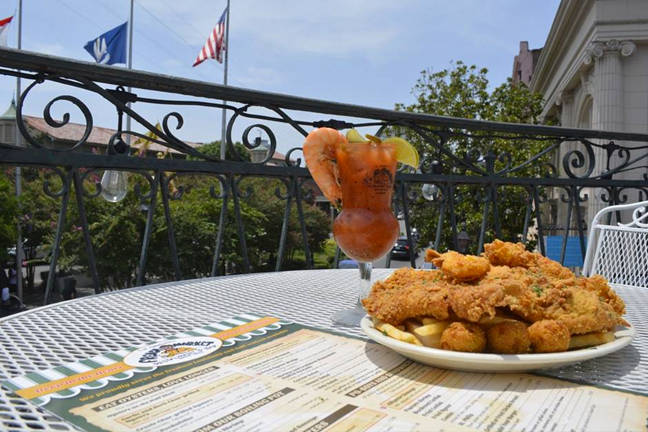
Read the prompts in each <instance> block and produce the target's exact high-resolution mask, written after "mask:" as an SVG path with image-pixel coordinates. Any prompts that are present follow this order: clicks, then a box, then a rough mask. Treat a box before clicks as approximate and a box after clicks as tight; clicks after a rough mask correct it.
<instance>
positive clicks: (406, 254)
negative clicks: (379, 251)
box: [391, 237, 418, 260]
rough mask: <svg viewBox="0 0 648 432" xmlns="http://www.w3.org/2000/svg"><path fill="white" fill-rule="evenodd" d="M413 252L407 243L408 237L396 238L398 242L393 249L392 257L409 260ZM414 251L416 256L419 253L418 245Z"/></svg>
mask: <svg viewBox="0 0 648 432" xmlns="http://www.w3.org/2000/svg"><path fill="white" fill-rule="evenodd" d="M411 252H412V251H410V247H409V244H407V238H406V237H401V238H399V239H398V240H396V244H394V248H393V249H392V251H391V258H392V259H404V260H408V259H410V253H411ZM413 253H414V256H415V257H416V256H417V255H418V253H417V252H416V247H414V251H413Z"/></svg>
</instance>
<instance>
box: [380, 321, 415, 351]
mask: <svg viewBox="0 0 648 432" xmlns="http://www.w3.org/2000/svg"><path fill="white" fill-rule="evenodd" d="M374 327H375V328H376V330H378V331H380V332H383V333H384V334H386V335H387V336H389V337H391V338H394V339H396V340H399V341H401V342H407V343H411V344H414V345H423V344H422V343H421V342H419V340H418V339H417V338H416V336H414V335H413V334H411V333H407V332H404V331H402V330H399V329H397V328H396V327H394V326H393V325H391V324H387V323H386V322H384V321H380V320H378V319H376V318H374Z"/></svg>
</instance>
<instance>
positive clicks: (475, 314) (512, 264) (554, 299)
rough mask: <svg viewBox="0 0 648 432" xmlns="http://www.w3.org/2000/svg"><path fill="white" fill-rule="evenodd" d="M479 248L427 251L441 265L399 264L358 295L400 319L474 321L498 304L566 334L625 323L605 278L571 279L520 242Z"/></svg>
mask: <svg viewBox="0 0 648 432" xmlns="http://www.w3.org/2000/svg"><path fill="white" fill-rule="evenodd" d="M484 248H485V250H486V253H485V254H484V255H485V257H474V256H465V255H462V254H460V253H457V252H447V253H445V254H440V253H438V252H436V251H427V254H426V259H427V260H430V261H432V262H433V263H434V264H435V265H436V266H437V267H439V268H440V270H433V271H425V270H414V269H409V268H407V269H398V270H396V271H395V272H394V273H393V274H392V276H390V277H389V278H388V279H387V280H385V281H383V282H377V283H376V284H374V286H373V289H372V292H371V294H370V295H369V297H368V298H367V299H365V300H364V301H363V304H364V305H365V308H366V309H367V312H368V313H369V314H370V315H372V316H374V317H376V318H379V319H381V320H382V321H385V322H387V323H389V324H392V325H399V324H401V323H402V322H403V321H405V320H406V319H408V318H419V317H426V316H428V317H434V318H437V319H440V320H445V319H448V318H449V317H452V318H457V319H460V320H464V321H468V322H478V321H479V320H480V319H482V318H484V317H493V316H495V314H496V313H497V311H498V310H502V309H503V310H505V311H507V312H508V313H512V314H515V315H517V316H519V317H520V318H522V319H524V320H525V321H528V322H531V323H533V322H537V321H541V320H554V321H557V322H559V323H561V324H562V325H564V326H565V327H566V328H567V329H568V330H569V332H570V333H571V334H583V333H590V332H599V331H607V330H610V329H612V328H614V327H615V326H616V325H619V324H622V325H625V324H627V323H626V322H625V321H624V320H623V318H621V315H623V313H625V304H624V303H623V300H622V299H621V298H620V297H618V296H617V294H616V293H615V292H614V291H613V290H612V289H610V287H609V285H608V284H607V282H606V281H605V279H604V278H603V277H601V276H593V277H589V278H576V277H575V276H574V274H573V273H572V272H571V271H570V270H569V269H567V268H565V267H563V266H562V265H560V264H559V263H557V262H555V261H552V260H550V259H548V258H545V257H543V256H542V255H540V254H537V253H531V252H528V251H526V250H523V248H524V246H523V245H521V244H513V243H505V242H501V241H495V242H493V243H491V244H488V245H485V246H484Z"/></svg>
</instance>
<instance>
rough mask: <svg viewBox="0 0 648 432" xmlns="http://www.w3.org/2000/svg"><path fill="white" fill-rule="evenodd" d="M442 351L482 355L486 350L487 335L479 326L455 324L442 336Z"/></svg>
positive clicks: (462, 323)
mask: <svg viewBox="0 0 648 432" xmlns="http://www.w3.org/2000/svg"><path fill="white" fill-rule="evenodd" d="M439 346H440V347H441V349H444V350H449V351H461V352H472V353H480V352H484V349H485V348H486V335H485V334H484V331H483V330H482V329H481V327H479V326H478V325H477V324H473V323H464V322H459V321H457V322H453V323H452V324H450V325H449V326H448V328H447V329H445V330H444V331H443V333H442V334H441V342H440V344H439Z"/></svg>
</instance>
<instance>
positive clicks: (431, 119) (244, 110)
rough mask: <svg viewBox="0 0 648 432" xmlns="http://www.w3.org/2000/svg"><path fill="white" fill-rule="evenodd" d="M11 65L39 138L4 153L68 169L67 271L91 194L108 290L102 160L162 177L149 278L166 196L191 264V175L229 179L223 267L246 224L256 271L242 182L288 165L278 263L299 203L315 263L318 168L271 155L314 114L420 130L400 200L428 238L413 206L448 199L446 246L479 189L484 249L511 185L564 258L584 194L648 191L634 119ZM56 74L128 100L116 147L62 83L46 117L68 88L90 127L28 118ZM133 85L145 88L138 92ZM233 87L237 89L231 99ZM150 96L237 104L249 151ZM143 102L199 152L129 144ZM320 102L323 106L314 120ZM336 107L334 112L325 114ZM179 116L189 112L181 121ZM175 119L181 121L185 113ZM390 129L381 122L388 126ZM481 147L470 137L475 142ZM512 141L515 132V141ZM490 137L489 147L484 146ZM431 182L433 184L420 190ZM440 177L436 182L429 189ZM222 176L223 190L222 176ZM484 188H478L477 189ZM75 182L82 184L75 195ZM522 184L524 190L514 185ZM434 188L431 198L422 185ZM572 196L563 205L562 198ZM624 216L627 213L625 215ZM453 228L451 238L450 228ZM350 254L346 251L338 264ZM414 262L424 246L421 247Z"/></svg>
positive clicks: (8, 53) (173, 102) (7, 160)
mask: <svg viewBox="0 0 648 432" xmlns="http://www.w3.org/2000/svg"><path fill="white" fill-rule="evenodd" d="M0 74H3V75H7V76H13V77H20V78H22V79H25V80H27V81H29V82H30V84H29V85H28V86H27V87H26V89H25V91H24V92H23V93H22V95H21V96H20V98H19V102H18V107H17V125H18V127H19V129H20V131H21V133H22V137H23V140H24V141H25V144H26V146H24V147H15V146H10V145H6V144H0V164H2V165H5V166H19V167H44V168H46V169H47V170H48V171H50V172H52V173H54V175H56V176H58V177H59V178H60V184H61V187H60V189H59V190H56V191H53V190H51V185H49V184H48V183H47V182H46V183H45V184H44V185H43V187H44V191H45V193H47V194H48V195H49V196H52V197H57V198H58V199H60V200H61V207H60V212H59V220H58V223H57V230H56V235H55V238H54V244H53V249H52V256H51V263H50V270H51V271H50V273H51V274H54V270H55V269H56V266H57V260H58V259H59V253H60V247H59V246H60V242H61V236H62V230H63V225H64V223H63V222H64V218H65V217H66V208H67V207H68V206H70V205H72V204H71V203H70V199H73V200H74V201H73V202H74V203H75V205H76V206H77V210H78V215H79V220H80V228H81V230H82V231H83V235H84V242H85V248H86V254H87V257H88V262H89V264H88V267H89V269H90V273H91V275H92V278H93V284H94V287H95V290H96V291H97V292H100V291H102V287H100V283H99V277H98V274H97V268H96V265H95V259H94V253H93V241H92V238H91V234H90V230H89V229H88V223H87V215H86V210H85V207H86V201H87V200H88V199H91V198H93V197H96V196H98V195H99V194H100V193H101V190H100V186H97V188H96V189H95V190H93V191H88V190H86V188H85V187H84V183H85V181H86V180H87V178H88V176H89V175H90V174H92V173H96V172H101V171H103V170H123V171H129V172H133V173H137V174H138V175H140V176H141V177H142V178H143V179H144V181H145V182H147V183H148V188H147V192H142V189H138V190H137V191H136V192H137V193H138V194H139V196H140V198H141V200H142V202H143V203H144V204H145V205H146V206H145V211H146V220H147V223H146V228H145V231H144V235H143V239H142V247H141V256H140V260H139V266H138V271H137V285H142V284H144V283H145V276H146V264H147V256H148V253H149V247H150V245H149V243H150V237H151V229H152V225H153V218H154V215H155V209H156V206H157V204H158V199H159V200H161V202H162V207H163V210H164V216H165V221H166V225H167V229H168V239H169V248H170V251H171V257H172V265H173V269H174V275H175V277H176V278H181V277H182V272H181V269H180V265H179V262H178V252H177V250H176V244H175V240H174V229H173V223H172V217H171V214H170V211H169V200H170V199H175V198H179V195H181V193H182V191H181V190H179V191H176V192H175V193H173V194H171V193H170V191H169V184H170V181H172V179H174V178H175V177H176V176H180V175H189V174H191V175H206V176H211V177H213V178H214V179H215V181H216V182H218V184H219V187H218V188H212V196H213V198H215V199H219V200H221V205H222V206H223V208H227V206H228V203H229V202H231V203H232V204H233V208H234V216H235V220H233V221H228V220H227V212H226V211H221V214H220V220H219V221H218V230H217V233H218V234H217V241H216V245H215V248H214V256H213V266H212V272H211V274H212V275H218V274H219V262H220V260H221V259H222V257H221V252H222V247H223V241H224V238H223V236H224V232H225V230H224V227H225V226H226V224H234V225H235V226H236V233H237V236H238V240H239V245H240V254H241V256H242V263H243V264H242V268H241V269H240V271H242V272H249V271H250V262H249V259H248V251H247V248H246V230H245V226H244V223H243V220H242V217H241V199H243V198H245V197H246V195H247V192H245V191H243V190H241V189H242V188H241V187H240V183H241V180H242V179H244V178H247V177H264V178H272V179H279V180H280V181H281V182H282V183H283V184H284V186H285V191H282V192H279V193H278V196H280V197H281V198H282V199H283V200H285V217H284V220H283V225H282V227H281V236H280V242H279V245H278V252H277V260H276V267H275V270H281V269H282V263H283V260H284V252H285V250H284V249H285V242H286V236H287V234H288V232H287V230H288V222H289V216H290V212H291V208H292V206H293V205H294V206H295V207H296V208H297V209H298V212H299V214H300V216H302V217H300V221H299V223H300V232H301V236H302V241H303V248H304V253H305V256H306V260H305V262H306V264H305V265H306V267H308V268H310V266H311V263H312V257H311V254H310V251H309V245H308V242H307V240H306V237H307V233H306V227H305V224H304V220H303V208H304V205H305V204H304V200H305V199H306V198H307V197H305V196H304V195H303V187H304V184H305V182H307V181H308V180H309V179H310V174H309V172H308V170H307V169H306V168H304V167H303V164H302V163H301V160H300V158H299V153H298V152H299V151H300V150H301V149H300V148H293V149H291V150H290V151H288V152H287V154H286V158H285V165H283V166H271V165H267V164H266V162H267V161H268V159H269V158H270V157H271V156H272V155H273V153H274V150H275V149H276V146H277V139H276V135H275V133H274V132H273V125H276V124H279V123H283V124H287V125H289V126H290V127H291V128H292V130H293V131H294V133H295V141H296V142H301V141H302V140H303V136H305V135H307V133H308V131H309V129H311V128H313V127H321V126H327V127H333V128H336V129H344V128H350V127H366V126H373V127H378V128H380V131H383V130H385V129H389V130H391V131H392V132H395V133H399V134H404V135H407V137H409V138H410V139H412V140H413V141H415V142H418V143H419V145H420V148H421V150H422V153H423V155H422V156H423V157H422V160H421V164H420V167H419V169H418V170H416V172H414V171H413V170H406V169H401V170H400V171H399V173H398V175H397V179H396V194H395V205H396V209H397V211H398V212H399V213H400V214H401V215H402V217H403V220H404V224H405V227H406V230H405V231H406V235H407V241H408V244H409V246H410V248H411V249H412V250H413V249H414V246H415V245H414V239H413V232H412V230H411V229H410V228H411V227H410V225H411V224H410V215H411V212H412V208H411V207H412V206H414V207H417V208H421V206H424V205H433V206H436V207H435V209H436V211H435V215H436V216H435V218H436V219H435V223H436V230H435V231H434V233H435V234H434V235H433V236H432V237H431V238H430V240H431V243H432V246H434V247H437V248H438V247H441V246H445V247H450V248H459V249H460V248H461V246H462V241H463V240H465V239H463V238H462V235H463V236H465V233H460V232H459V231H460V230H461V229H462V223H465V220H464V219H463V218H464V216H465V215H463V214H460V213H459V212H458V211H457V210H456V209H457V206H458V205H460V204H461V203H462V202H463V201H464V200H465V199H466V194H467V193H471V194H472V198H471V199H472V200H473V201H471V202H475V203H479V205H480V206H481V207H480V208H479V209H478V211H479V212H480V213H481V215H482V220H481V222H480V224H479V226H478V227H477V233H476V234H477V236H478V240H477V241H476V242H474V243H475V247H474V249H475V251H476V252H480V251H481V250H482V246H483V244H484V242H485V241H486V239H487V238H488V236H489V235H490V234H489V233H492V235H493V236H494V237H500V236H501V235H502V231H503V227H502V216H503V215H504V214H505V213H506V211H507V209H503V208H501V202H502V200H503V197H504V196H506V194H507V193H508V194H509V195H508V198H511V197H512V196H513V199H515V200H517V202H518V203H521V204H522V206H521V208H523V209H524V210H523V212H522V213H524V214H523V215H522V214H520V215H519V217H520V218H522V219H523V224H522V227H523V228H522V231H521V232H520V233H518V234H519V235H518V236H517V237H518V239H519V240H520V241H523V242H525V241H527V240H528V239H530V238H535V239H536V241H537V247H538V249H539V250H540V251H541V252H542V253H543V254H545V253H546V245H545V241H544V240H545V237H546V234H547V232H548V230H547V229H548V228H549V229H550V231H555V232H556V233H558V234H557V235H560V236H562V237H563V242H562V248H561V259H563V258H564V255H565V249H566V246H567V240H568V237H569V236H575V237H577V238H578V242H579V245H580V251H581V253H582V255H583V256H584V254H585V237H586V230H587V218H588V217H592V216H593V214H590V215H588V216H587V217H585V215H583V208H584V206H586V205H590V203H592V202H594V201H595V202H596V203H598V204H596V203H595V204H596V205H607V204H617V203H623V202H626V201H628V200H634V199H639V198H642V197H644V196H648V174H647V173H648V164H647V163H646V161H648V135H647V134H636V133H621V132H602V131H594V130H584V129H566V128H559V127H548V126H540V125H523V124H511V123H495V122H484V121H478V120H469V119H458V118H448V117H441V116H434V115H427V114H419V113H410V112H400V111H392V110H386V109H377V108H369V107H363V106H356V105H349V104H341V103H335V102H326V101H320V100H313V99H305V98H299V97H294V96H286V95H280V94H273V93H266V92H260V91H252V90H245V89H238V88H232V87H224V86H221V85H217V84H211V83H205V82H198V81H192V80H186V79H180V78H173V77H168V76H162V75H156V74H152V73H146V72H139V71H132V70H125V69H121V68H115V67H107V66H102V65H95V64H90V63H85V62H79V61H75V60H69V59H64V58H59V57H51V56H47V55H42V54H34V53H27V52H19V51H15V50H11V49H0ZM45 82H54V83H59V84H61V85H63V86H65V87H68V88H74V89H81V90H84V91H87V92H88V93H89V94H94V95H98V96H100V97H101V98H102V99H103V100H104V101H105V102H106V103H107V104H109V105H111V106H113V107H114V108H115V109H116V118H115V125H116V133H115V134H114V135H113V136H112V138H111V139H110V143H109V145H108V153H107V154H105V155H98V154H87V153H80V152H76V151H74V150H75V149H78V148H79V147H81V146H82V145H84V143H85V142H86V141H87V140H88V137H89V134H90V132H91V131H92V128H93V115H92V112H91V110H90V109H89V108H88V106H87V105H86V104H85V103H84V102H83V101H82V100H81V99H80V98H79V97H76V96H72V95H69V94H65V95H61V96H57V97H55V98H53V99H52V100H51V101H50V102H49V103H48V104H46V106H45V108H44V112H43V117H44V119H45V121H46V122H47V124H48V125H49V126H51V127H54V128H64V127H65V126H66V124H67V123H68V121H69V116H68V115H67V114H66V115H65V116H64V117H63V120H62V121H58V120H55V119H54V118H53V116H52V115H51V110H52V106H53V105H55V104H56V103H57V102H58V101H67V102H70V103H71V104H73V105H74V106H75V107H76V108H77V109H78V110H79V112H80V113H81V114H82V115H83V117H84V119H85V133H84V134H83V137H82V138H81V139H80V140H78V141H77V142H75V143H73V144H72V145H70V146H69V148H68V149H67V150H54V149H51V148H48V147H47V145H44V144H43V143H42V141H40V140H38V139H36V138H35V137H33V136H32V135H30V130H29V128H28V126H27V125H26V122H25V113H24V112H23V107H24V103H25V101H27V100H29V99H30V95H31V94H32V92H34V91H36V90H37V89H38V88H39V86H40V85H41V84H42V83H45ZM126 87H132V88H134V89H135V90H133V91H132V92H127V91H125V90H124V88H126ZM140 90H150V91H154V92H157V94H160V95H161V96H160V97H156V98H152V97H141V96H138V95H137V92H138V91H140ZM221 101H228V102H226V103H224V102H221ZM144 104H147V105H148V104H153V105H157V106H175V107H186V106H197V107H204V108H205V109H207V110H210V109H212V110H213V109H219V110H220V109H223V108H224V109H227V110H228V111H230V113H231V115H230V117H229V123H228V125H227V145H228V147H229V151H230V152H231V154H233V155H234V156H235V158H236V159H237V160H235V161H220V160H217V159H215V158H213V157H210V156H209V155H206V154H203V153H201V152H200V151H199V150H198V149H196V148H195V147H193V146H190V145H188V144H187V143H185V142H183V140H181V139H180V138H178V137H177V136H176V135H175V132H174V130H173V129H176V130H177V129H181V128H182V126H183V122H184V119H183V117H182V115H181V114H180V113H179V112H176V111H171V112H169V113H168V114H167V115H166V116H165V117H164V119H163V121H162V130H158V129H156V127H155V125H154V122H153V121H151V120H150V119H147V118H145V116H144V115H142V114H141V111H140V110H139V108H138V107H140V106H142V105H144ZM256 108H263V109H265V110H266V111H267V112H268V113H269V114H265V113H263V114H259V113H258V112H257V111H256V110H255V109H256ZM126 115H128V116H130V117H131V118H132V119H133V120H134V121H135V122H137V123H138V124H139V125H140V126H141V127H143V128H145V129H146V130H148V131H150V132H153V133H155V135H156V138H155V139H152V141H154V142H155V143H157V144H160V145H162V146H164V147H166V148H169V149H173V150H174V151H176V152H178V153H180V154H183V155H186V156H190V158H181V159H157V158H148V157H145V158H134V157H128V155H127V154H128V152H126V154H124V150H125V149H126V150H127V147H125V145H124V143H123V140H122V137H123V136H124V135H125V134H127V133H128V134H131V135H133V136H140V137H146V136H145V135H142V134H140V133H136V132H133V131H126V130H124V121H123V120H124V116H126ZM313 116H319V118H321V120H315V121H314V120H304V119H302V118H312V117H313ZM329 116H332V117H333V118H331V119H329V120H325V119H324V118H325V117H329ZM241 119H248V120H246V121H247V122H251V124H250V125H248V126H247V127H245V129H244V132H243V134H242V137H241V138H240V141H241V142H242V143H243V144H244V145H245V146H246V147H247V148H248V149H253V148H255V146H258V143H257V142H254V140H251V139H250V134H251V133H252V131H253V130H255V129H261V130H263V131H264V133H265V134H266V135H267V136H268V138H269V147H270V148H269V152H268V156H267V157H266V158H265V159H263V160H261V161H257V162H256V163H252V162H246V161H244V160H243V159H244V158H243V155H242V154H240V153H239V152H238V150H237V148H236V147H235V146H234V142H235V141H236V139H235V137H234V136H233V133H234V130H237V129H240V128H239V127H238V126H237V122H239V121H241ZM174 122H175V123H174ZM172 124H175V127H172ZM379 133H380V132H379ZM469 142H470V143H472V144H475V143H478V145H471V146H470V148H472V149H473V150H472V151H470V152H465V151H463V149H464V148H466V143H469ZM498 143H508V145H509V147H510V145H511V144H512V143H513V144H514V145H519V146H527V148H534V149H537V150H535V151H534V152H533V154H531V155H530V156H529V157H526V158H525V159H524V160H516V157H515V156H514V152H511V151H499V150H498V148H502V147H501V146H498ZM504 148H506V146H504ZM474 149H477V150H474ZM421 186H424V188H423V194H421V193H420V191H421ZM426 188H427V189H426ZM217 189H218V190H217ZM470 191H471V192H470ZM73 192H74V198H72V195H73ZM511 194H512V195H511ZM422 195H423V196H424V197H425V198H427V200H425V199H422V198H421V196H422ZM552 202H555V205H556V206H558V207H559V209H558V210H557V209H555V208H554V209H551V208H550V206H551V205H552V204H551V203H552ZM543 213H545V216H546V214H549V213H554V214H553V216H552V220H546V219H547V218H546V217H543ZM616 217H617V218H618V219H621V218H622V217H623V215H617V216H616ZM444 238H449V240H448V241H445V242H444V240H443V239H444ZM337 258H338V257H337V256H336V263H335V265H337ZM410 261H411V264H412V265H413V266H414V265H415V262H414V256H413V254H411V255H410ZM53 283H54V282H53V278H51V277H50V278H49V279H48V281H47V291H46V302H47V301H49V299H50V297H51V292H52V288H53Z"/></svg>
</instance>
